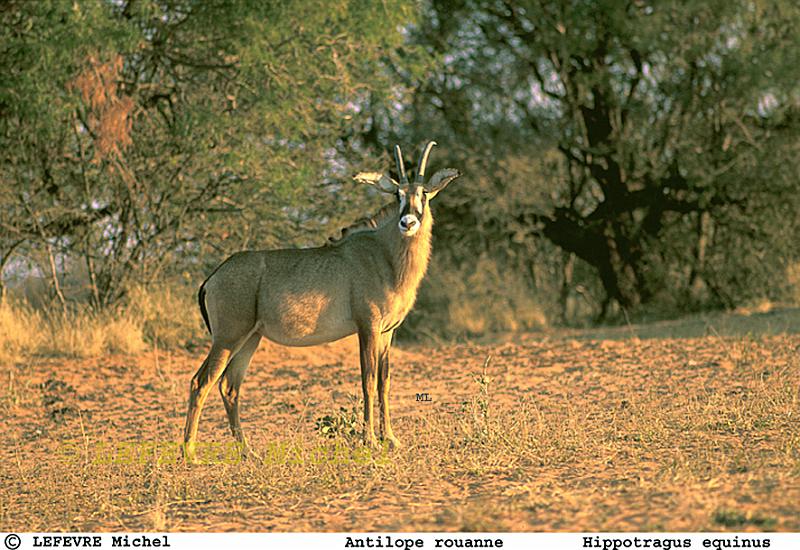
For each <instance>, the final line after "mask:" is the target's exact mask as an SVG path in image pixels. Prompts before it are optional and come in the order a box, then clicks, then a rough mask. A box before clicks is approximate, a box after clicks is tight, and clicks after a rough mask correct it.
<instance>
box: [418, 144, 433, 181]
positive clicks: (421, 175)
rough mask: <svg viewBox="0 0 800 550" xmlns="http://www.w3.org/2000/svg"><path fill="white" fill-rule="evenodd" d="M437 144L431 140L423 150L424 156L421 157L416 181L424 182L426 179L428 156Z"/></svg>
mask: <svg viewBox="0 0 800 550" xmlns="http://www.w3.org/2000/svg"><path fill="white" fill-rule="evenodd" d="M434 145H436V142H435V141H429V142H428V144H427V145H426V146H425V149H424V150H423V151H422V157H420V159H419V166H418V167H417V178H416V179H415V180H414V181H415V182H416V183H422V182H423V180H424V179H425V168H426V167H427V166H428V156H429V155H430V154H431V149H433V146H434Z"/></svg>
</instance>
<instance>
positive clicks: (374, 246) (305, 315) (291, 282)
mask: <svg viewBox="0 0 800 550" xmlns="http://www.w3.org/2000/svg"><path fill="white" fill-rule="evenodd" d="M433 145H435V143H434V142H430V143H429V144H428V145H427V146H426V148H425V150H424V152H423V155H422V158H421V160H420V163H419V168H418V170H417V177H416V179H415V181H414V182H413V183H409V182H408V179H407V178H406V175H405V169H404V166H403V161H402V153H401V152H400V148H399V147H396V148H395V155H396V160H397V164H398V172H399V173H400V180H401V181H400V183H398V182H396V181H394V180H393V179H391V178H390V177H389V176H388V175H382V174H378V173H360V174H358V175H356V176H355V179H356V180H358V181H361V182H364V183H369V184H372V185H375V186H376V187H378V188H379V189H381V190H382V191H384V192H387V193H393V194H394V195H395V197H396V199H397V202H396V203H395V206H394V208H393V209H391V210H390V209H389V207H388V206H387V207H385V208H384V209H382V210H381V212H380V213H379V215H378V216H376V217H374V218H372V219H369V220H368V221H366V222H365V221H363V220H362V221H361V222H359V223H358V224H356V225H354V226H351V227H350V228H348V229H346V230H344V231H343V232H342V237H341V238H340V239H338V240H335V241H332V242H329V243H328V244H327V245H326V246H322V247H319V248H307V249H283V250H265V251H246V252H239V253H237V254H234V255H233V256H231V257H230V258H228V259H227V260H226V261H225V262H223V263H222V264H221V265H220V266H219V267H218V268H217V269H216V270H215V271H214V272H213V273H212V274H211V276H209V278H208V279H207V280H206V281H205V283H203V285H202V287H201V289H200V293H199V300H200V307H201V310H202V313H203V317H204V319H205V321H206V324H207V326H208V328H209V331H210V332H211V335H212V339H213V341H212V345H211V350H210V351H209V354H208V356H207V357H206V359H205V361H204V362H203V364H202V366H201V367H200V369H199V370H198V371H197V373H196V374H195V376H194V378H193V379H192V382H191V386H190V392H189V410H188V413H187V418H186V427H185V432H184V441H185V450H186V455H187V458H189V459H192V458H193V457H194V447H195V440H196V437H197V428H198V422H199V417H200V412H201V409H202V406H203V403H204V402H205V400H206V398H207V397H208V393H209V391H210V389H211V387H212V386H213V384H214V383H216V382H217V381H218V380H219V389H220V393H221V394H222V399H223V402H224V404H225V409H226V412H227V414H228V420H229V423H230V427H231V431H232V432H233V435H234V436H235V437H236V439H237V440H238V441H239V442H240V443H241V444H242V445H245V446H246V442H245V438H244V435H243V434H242V429H241V424H240V420H239V402H238V395H239V388H240V386H241V384H242V380H243V379H244V375H245V371H246V369H247V367H248V365H249V363H250V360H251V358H252V356H253V353H255V350H256V348H257V347H258V343H259V341H260V340H261V338H262V337H265V338H267V339H269V340H272V341H274V342H277V343H279V344H284V345H288V346H313V345H316V344H321V343H324V342H331V341H334V340H338V339H340V338H343V337H345V336H349V335H351V334H355V333H357V334H358V338H359V346H360V359H361V380H362V390H363V393H364V423H365V428H364V440H365V443H366V444H368V445H371V446H377V444H378V443H377V439H376V437H375V434H374V421H373V412H372V409H373V403H374V401H375V394H376V392H377V393H378V396H379V399H380V410H381V423H380V429H381V434H382V436H383V438H384V439H385V440H387V441H388V442H389V443H390V445H391V446H393V447H396V446H399V441H398V440H397V438H396V437H395V436H394V434H393V432H392V427H391V421H390V418H389V380H390V377H389V348H390V346H391V342H392V336H393V334H394V331H395V329H396V328H397V327H398V326H399V325H400V323H402V321H403V320H404V319H405V317H406V315H407V314H408V312H409V311H410V310H411V307H412V306H413V304H414V301H415V299H416V295H417V289H418V288H419V284H420V282H421V280H422V277H423V276H424V274H425V270H426V269H427V266H428V260H429V258H430V253H431V228H432V226H433V217H432V215H431V213H430V209H429V208H428V201H429V200H430V199H432V198H433V197H434V196H435V195H436V194H437V193H438V192H439V191H441V190H442V189H443V188H444V187H445V186H446V185H447V184H448V183H449V182H450V181H452V180H453V179H455V178H456V177H458V175H459V173H458V172H457V171H456V170H452V169H445V170H440V171H439V172H437V173H436V174H434V176H433V177H432V178H431V179H430V181H429V182H428V184H427V185H424V175H425V167H426V164H427V158H428V155H429V154H430V150H431V148H432V146H433Z"/></svg>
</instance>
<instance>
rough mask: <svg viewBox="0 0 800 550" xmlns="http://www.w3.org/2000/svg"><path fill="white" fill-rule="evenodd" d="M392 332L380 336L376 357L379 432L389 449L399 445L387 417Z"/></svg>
mask: <svg viewBox="0 0 800 550" xmlns="http://www.w3.org/2000/svg"><path fill="white" fill-rule="evenodd" d="M393 335H394V333H393V332H390V333H387V334H383V335H382V336H381V350H380V355H379V359H378V397H379V398H380V403H381V434H382V436H383V439H384V440H385V441H388V442H389V447H390V448H391V449H397V448H398V447H401V444H400V440H399V439H397V438H396V437H395V436H394V432H392V421H391V418H390V417H389V386H390V382H391V375H390V373H389V348H390V347H391V346H392V336H393Z"/></svg>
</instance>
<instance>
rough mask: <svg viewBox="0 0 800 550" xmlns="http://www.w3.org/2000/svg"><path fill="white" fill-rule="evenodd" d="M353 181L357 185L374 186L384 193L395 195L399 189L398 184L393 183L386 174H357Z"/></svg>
mask: <svg viewBox="0 0 800 550" xmlns="http://www.w3.org/2000/svg"><path fill="white" fill-rule="evenodd" d="M353 179H354V180H356V181H357V182H358V183H367V184H369V185H374V186H375V187H377V188H378V189H379V190H380V191H383V192H384V193H395V192H396V191H397V189H398V188H399V187H400V184H398V183H397V182H396V181H394V180H393V179H392V178H391V177H389V176H388V175H386V174H381V173H380V172H359V173H358V174H356V175H355V176H353Z"/></svg>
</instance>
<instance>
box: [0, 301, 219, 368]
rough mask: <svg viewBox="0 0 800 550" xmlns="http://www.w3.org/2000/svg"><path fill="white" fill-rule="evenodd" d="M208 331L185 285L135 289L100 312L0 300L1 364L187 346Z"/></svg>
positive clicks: (73, 305) (76, 305)
mask: <svg viewBox="0 0 800 550" xmlns="http://www.w3.org/2000/svg"><path fill="white" fill-rule="evenodd" d="M204 335H205V328H204V327H203V326H202V321H201V320H200V314H199V313H198V311H197V305H196V304H195V303H194V301H193V290H192V289H188V288H183V287H180V288H177V289H176V288H173V287H170V286H168V285H165V286H161V287H153V288H143V287H140V288H134V289H132V290H131V292H130V294H129V298H128V301H127V303H126V304H125V305H124V306H122V307H120V308H119V309H118V310H117V311H116V312H112V311H108V312H102V313H97V312H93V311H91V310H90V309H89V308H88V307H86V306H83V305H80V304H71V306H70V308H69V309H68V311H67V312H64V311H62V310H61V309H60V308H49V309H48V308H35V307H33V306H32V305H30V304H29V303H27V302H25V301H23V300H15V299H8V300H5V301H0V363H2V362H13V361H15V360H17V361H19V360H23V359H24V358H26V357H30V356H35V355H49V356H65V357H74V358H88V357H98V356H101V355H104V354H108V353H120V354H128V355H132V354H133V355H135V354H139V353H142V352H144V351H145V350H146V349H149V348H150V347H152V346H153V345H157V346H160V347H161V348H169V349H174V348H177V347H182V346H186V345H187V344H190V343H192V342H194V341H196V340H199V339H201V338H202V337H204Z"/></svg>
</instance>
